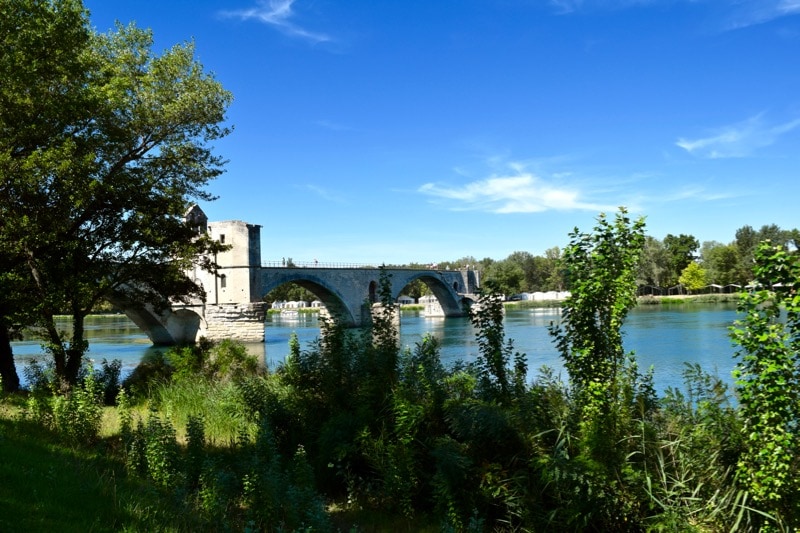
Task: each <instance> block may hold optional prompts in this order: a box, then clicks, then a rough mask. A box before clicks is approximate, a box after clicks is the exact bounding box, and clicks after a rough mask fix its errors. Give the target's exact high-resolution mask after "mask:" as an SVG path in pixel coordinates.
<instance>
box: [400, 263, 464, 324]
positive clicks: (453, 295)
mask: <svg viewBox="0 0 800 533" xmlns="http://www.w3.org/2000/svg"><path fill="white" fill-rule="evenodd" d="M416 280H420V281H422V282H423V283H424V284H425V285H426V286H427V287H428V288H429V289H430V290H431V292H432V293H433V295H434V296H435V297H436V299H437V300H438V301H439V305H441V306H442V310H443V311H444V314H445V316H460V315H463V314H464V311H465V310H464V306H465V305H468V304H469V303H470V302H471V300H469V299H467V301H465V299H464V298H461V297H460V296H459V290H458V287H459V283H458V281H454V282H453V284H452V286H451V285H450V284H449V283H447V282H445V280H444V279H442V277H440V276H437V275H435V274H434V273H433V272H414V271H409V275H407V276H398V279H397V280H395V279H394V276H393V278H392V298H393V299H394V300H397V298H398V297H399V296H400V294H401V293H402V291H403V290H404V289H405V288H406V287H407V286H408V285H409V284H410V283H412V282H414V281H416Z"/></svg>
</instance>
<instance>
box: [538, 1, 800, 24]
mask: <svg viewBox="0 0 800 533" xmlns="http://www.w3.org/2000/svg"><path fill="white" fill-rule="evenodd" d="M680 3H684V4H698V5H699V4H717V5H718V6H719V8H720V9H721V10H722V13H724V15H723V20H724V21H723V22H722V25H723V27H724V29H725V30H735V29H739V28H746V27H748V26H754V25H757V24H763V23H766V22H769V21H771V20H774V19H778V18H781V17H786V16H791V15H797V14H800V0H744V1H742V0H706V1H705V2H698V1H697V0H550V5H551V6H552V7H553V9H555V11H556V12H557V13H558V14H561V15H566V14H570V13H577V12H586V11H600V10H603V11H611V10H619V9H628V8H632V7H645V6H650V5H664V4H680Z"/></svg>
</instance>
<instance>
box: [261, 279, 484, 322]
mask: <svg viewBox="0 0 800 533" xmlns="http://www.w3.org/2000/svg"><path fill="white" fill-rule="evenodd" d="M380 271H381V269H379V268H288V267H286V268H284V267H263V268H261V277H260V281H261V289H260V292H261V293H263V295H266V294H267V293H269V292H270V291H271V290H273V289H275V288H277V287H279V286H281V285H283V284H284V283H289V282H292V283H296V284H297V285H300V286H301V287H303V288H304V289H306V290H308V291H309V292H311V293H312V294H314V296H316V297H317V298H319V299H320V301H321V302H322V303H323V305H325V308H326V309H327V310H328V312H329V313H330V314H331V316H334V317H336V319H338V320H341V321H343V322H344V323H345V324H346V325H348V326H364V325H368V324H370V322H371V320H372V315H371V308H372V306H371V304H373V303H376V302H378V301H380V296H379V294H378V292H379V287H380ZM384 271H385V272H386V274H387V275H388V276H389V279H390V281H391V296H392V301H396V300H397V298H398V297H399V296H400V294H401V293H402V291H403V289H405V288H406V286H408V284H409V283H411V282H413V281H416V280H420V281H422V282H424V283H425V285H427V286H428V287H429V288H430V289H431V292H433V294H434V295H435V296H436V299H437V300H438V301H439V305H440V306H441V307H442V311H443V314H444V316H464V313H465V306H468V305H469V304H470V303H471V302H472V300H471V299H472V296H473V295H474V294H475V291H476V289H477V286H476V285H477V279H476V274H475V272H474V271H472V270H466V269H465V270H432V269H431V270H412V269H397V268H386V269H384Z"/></svg>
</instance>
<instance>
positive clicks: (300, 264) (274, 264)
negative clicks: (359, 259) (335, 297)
mask: <svg viewBox="0 0 800 533" xmlns="http://www.w3.org/2000/svg"><path fill="white" fill-rule="evenodd" d="M261 266H262V267H264V268H327V269H332V268H341V269H346V268H350V269H352V268H378V267H380V266H381V265H379V264H368V263H336V262H333V263H332V262H329V261H294V260H292V261H286V260H281V261H262V262H261ZM386 268H390V269H393V270H442V269H440V268H439V265H430V266H428V267H407V266H397V265H386Z"/></svg>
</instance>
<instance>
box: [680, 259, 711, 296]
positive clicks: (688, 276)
mask: <svg viewBox="0 0 800 533" xmlns="http://www.w3.org/2000/svg"><path fill="white" fill-rule="evenodd" d="M678 281H679V282H680V284H681V285H683V286H684V287H686V288H687V289H688V290H689V291H696V290H699V289H702V288H703V287H705V286H706V284H707V283H708V281H707V279H706V269H704V268H703V267H702V266H700V264H698V263H696V262H694V261H692V262H691V263H689V264H688V265H686V268H684V269H683V272H681V275H680V277H679V278H678Z"/></svg>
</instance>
